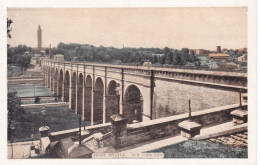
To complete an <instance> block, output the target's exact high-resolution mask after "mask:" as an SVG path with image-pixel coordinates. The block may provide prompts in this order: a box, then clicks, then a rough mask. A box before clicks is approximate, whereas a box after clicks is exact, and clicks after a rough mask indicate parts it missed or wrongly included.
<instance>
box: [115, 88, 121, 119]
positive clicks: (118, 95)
mask: <svg viewBox="0 0 260 165" xmlns="http://www.w3.org/2000/svg"><path fill="white" fill-rule="evenodd" d="M120 89H121V88H120V84H119V83H117V84H116V95H117V103H118V107H117V108H118V112H117V113H118V114H119V113H120Z"/></svg>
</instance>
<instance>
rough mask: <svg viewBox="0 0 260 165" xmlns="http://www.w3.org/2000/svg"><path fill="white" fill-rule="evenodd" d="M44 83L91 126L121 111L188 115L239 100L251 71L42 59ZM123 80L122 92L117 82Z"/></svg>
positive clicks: (138, 116) (146, 116)
mask: <svg viewBox="0 0 260 165" xmlns="http://www.w3.org/2000/svg"><path fill="white" fill-rule="evenodd" d="M41 67H42V70H43V72H42V76H43V78H44V82H45V85H46V86H47V87H48V88H49V89H50V90H51V91H52V92H53V94H54V95H56V96H60V97H61V98H62V101H65V102H69V108H70V109H71V110H74V111H75V113H76V114H81V115H82V118H83V119H84V120H87V121H91V125H94V124H101V123H106V122H109V117H110V116H111V115H113V114H115V113H120V114H123V115H125V116H127V117H128V118H129V123H131V122H133V121H134V120H138V121H139V122H140V121H145V120H151V119H155V118H160V117H165V116H170V115H174V114H181V113H186V111H187V102H188V99H191V100H192V110H193V111H198V110H203V109H206V108H211V107H217V106H223V105H229V104H234V103H238V100H239V99H238V92H239V91H242V92H247V74H246V73H235V72H218V71H201V70H182V69H166V68H153V67H151V68H150V67H138V66H121V65H105V64H91V63H75V62H59V61H53V60H49V59H44V60H43V61H42V62H41ZM117 84H120V90H119V95H117V93H116V86H117Z"/></svg>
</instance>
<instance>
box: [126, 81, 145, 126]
mask: <svg viewBox="0 0 260 165" xmlns="http://www.w3.org/2000/svg"><path fill="white" fill-rule="evenodd" d="M123 115H124V116H126V117H127V118H128V119H129V120H128V123H133V121H134V120H137V121H139V122H142V121H143V118H142V116H143V95H142V93H141V91H140V89H139V88H138V87H137V86H136V85H130V86H128V87H127V89H126V91H125V94H124V100H123Z"/></svg>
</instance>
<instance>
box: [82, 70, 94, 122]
mask: <svg viewBox="0 0 260 165" xmlns="http://www.w3.org/2000/svg"><path fill="white" fill-rule="evenodd" d="M91 102H92V78H91V76H90V75H88V76H87V78H86V81H85V100H84V106H85V108H84V119H85V120H87V121H91Z"/></svg>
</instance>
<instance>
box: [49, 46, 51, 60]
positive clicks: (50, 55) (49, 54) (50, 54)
mask: <svg viewBox="0 0 260 165" xmlns="http://www.w3.org/2000/svg"><path fill="white" fill-rule="evenodd" d="M49 58H51V44H49Z"/></svg>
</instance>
